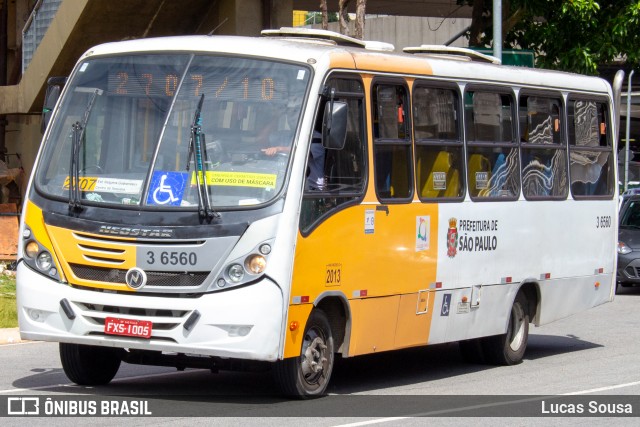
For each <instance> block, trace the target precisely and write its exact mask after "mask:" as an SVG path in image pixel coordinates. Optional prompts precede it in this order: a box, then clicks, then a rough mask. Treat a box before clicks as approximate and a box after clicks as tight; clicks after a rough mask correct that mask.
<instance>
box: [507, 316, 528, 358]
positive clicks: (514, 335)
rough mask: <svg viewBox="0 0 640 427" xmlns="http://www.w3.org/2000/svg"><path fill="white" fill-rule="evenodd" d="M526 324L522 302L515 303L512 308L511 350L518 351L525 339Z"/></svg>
mask: <svg viewBox="0 0 640 427" xmlns="http://www.w3.org/2000/svg"><path fill="white" fill-rule="evenodd" d="M524 334H525V324H524V310H523V308H522V306H521V305H520V304H513V307H512V308H511V341H510V343H509V347H511V350H513V351H518V350H519V349H520V347H522V342H523V341H524Z"/></svg>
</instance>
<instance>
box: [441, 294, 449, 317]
mask: <svg viewBox="0 0 640 427" xmlns="http://www.w3.org/2000/svg"><path fill="white" fill-rule="evenodd" d="M450 309H451V294H444V295H442V307H441V308H440V316H448V315H449V310H450Z"/></svg>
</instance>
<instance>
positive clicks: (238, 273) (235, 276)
mask: <svg viewBox="0 0 640 427" xmlns="http://www.w3.org/2000/svg"><path fill="white" fill-rule="evenodd" d="M228 274H229V279H231V281H232V282H235V283H238V282H239V281H241V280H242V279H243V278H244V268H242V266H241V265H240V264H233V265H232V266H231V267H229V270H228Z"/></svg>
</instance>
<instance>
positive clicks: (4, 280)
mask: <svg viewBox="0 0 640 427" xmlns="http://www.w3.org/2000/svg"><path fill="white" fill-rule="evenodd" d="M16 326H18V311H17V308H16V278H15V276H7V275H5V274H4V273H0V328H15V327H16Z"/></svg>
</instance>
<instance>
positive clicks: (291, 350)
mask: <svg viewBox="0 0 640 427" xmlns="http://www.w3.org/2000/svg"><path fill="white" fill-rule="evenodd" d="M312 308H313V305H312V304H302V305H301V304H292V305H290V306H289V317H288V319H287V323H286V325H285V328H286V329H285V330H286V335H285V339H284V357H285V358H288V357H296V356H300V349H301V348H302V339H303V338H304V328H305V326H306V325H307V319H308V318H309V314H311V309H312ZM291 322H298V328H297V329H296V330H295V331H292V330H291V329H290V328H289V325H290V324H291Z"/></svg>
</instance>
